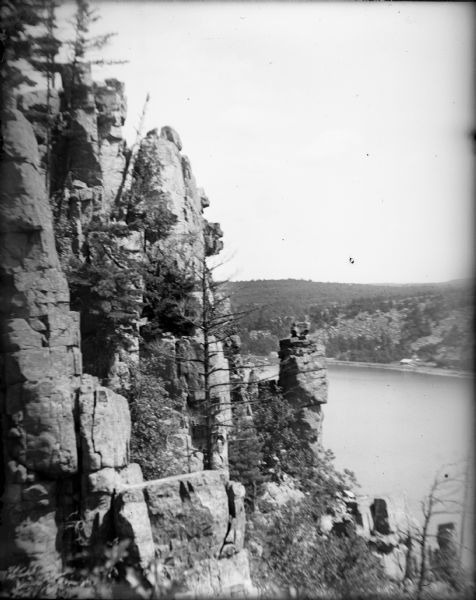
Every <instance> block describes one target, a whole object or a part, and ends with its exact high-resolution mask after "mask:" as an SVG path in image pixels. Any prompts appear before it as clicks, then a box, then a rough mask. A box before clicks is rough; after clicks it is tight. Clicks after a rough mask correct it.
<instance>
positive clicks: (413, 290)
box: [227, 279, 472, 318]
mask: <svg viewBox="0 0 476 600" xmlns="http://www.w3.org/2000/svg"><path fill="white" fill-rule="evenodd" d="M227 289H228V291H229V294H230V296H231V298H232V302H233V304H234V305H235V306H246V305H253V306H255V307H257V306H266V307H267V309H266V312H267V313H269V314H271V313H272V314H273V316H275V317H279V316H281V317H283V316H285V315H289V314H290V313H293V312H294V314H295V316H296V318H298V317H299V316H300V315H301V316H303V315H304V313H308V312H309V307H310V306H312V305H321V306H324V307H327V306H329V305H330V304H333V303H337V304H345V303H347V302H350V301H351V300H356V299H363V298H367V299H371V298H378V299H380V298H387V299H391V298H404V297H408V296H414V295H419V294H427V293H439V292H442V291H446V290H463V291H470V290H472V283H471V282H470V281H468V280H461V279H457V280H454V281H448V282H445V283H415V284H413V283H410V284H401V285H399V284H391V283H390V284H368V283H333V282H321V281H310V280H306V279H257V280H252V281H233V282H229V283H227Z"/></svg>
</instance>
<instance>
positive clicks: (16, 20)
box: [0, 0, 42, 107]
mask: <svg viewBox="0 0 476 600" xmlns="http://www.w3.org/2000/svg"><path fill="white" fill-rule="evenodd" d="M41 16H42V6H41V5H39V4H38V3H37V2H33V1H31V0H5V1H4V2H2V4H1V8H0V17H1V23H2V25H1V30H0V43H1V53H2V60H1V61H0V76H1V80H2V86H1V93H2V98H1V100H2V101H1V105H2V107H5V106H6V104H8V102H9V101H10V100H11V99H12V98H13V94H14V91H15V89H16V88H17V87H18V86H20V85H22V84H26V85H36V82H35V81H34V80H32V79H31V78H30V77H28V75H26V73H25V67H24V65H22V64H21V62H19V61H28V62H29V61H31V60H33V59H34V56H35V35H34V34H33V33H32V29H31V28H32V27H34V26H37V25H38V24H39V23H41Z"/></svg>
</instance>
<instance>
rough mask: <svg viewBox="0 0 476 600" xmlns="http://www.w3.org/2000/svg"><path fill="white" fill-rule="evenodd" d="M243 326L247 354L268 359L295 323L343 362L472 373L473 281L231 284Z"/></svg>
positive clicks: (329, 353)
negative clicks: (416, 361) (412, 362)
mask: <svg viewBox="0 0 476 600" xmlns="http://www.w3.org/2000/svg"><path fill="white" fill-rule="evenodd" d="M227 289H228V292H229V294H230V296H231V299H232V305H233V307H234V310H236V311H249V312H248V313H247V314H246V315H245V316H244V318H243V319H242V322H241V331H242V341H243V347H244V350H248V351H250V352H251V353H253V354H262V355H263V354H267V353H268V352H270V351H272V350H276V348H277V344H278V338H279V337H282V336H285V335H287V334H288V333H289V327H290V324H291V322H292V320H293V319H303V318H305V317H307V318H309V319H310V321H311V331H313V332H314V335H317V336H318V337H320V338H321V339H322V340H323V341H324V343H325V344H326V346H327V355H328V356H332V357H335V358H339V359H341V360H362V361H370V362H392V361H395V360H400V359H401V358H405V357H407V356H409V355H410V356H412V355H415V356H418V357H419V358H421V360H423V361H426V362H434V363H436V364H438V365H439V366H452V367H456V368H458V367H459V368H469V365H470V363H471V354H472V324H471V319H472V310H473V304H474V290H473V283H472V281H470V280H454V281H449V282H445V283H430V284H406V285H395V284H347V283H330V282H314V281H306V280H299V279H284V280H257V281H238V282H233V283H228V284H227Z"/></svg>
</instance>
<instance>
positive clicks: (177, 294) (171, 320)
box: [141, 257, 195, 340]
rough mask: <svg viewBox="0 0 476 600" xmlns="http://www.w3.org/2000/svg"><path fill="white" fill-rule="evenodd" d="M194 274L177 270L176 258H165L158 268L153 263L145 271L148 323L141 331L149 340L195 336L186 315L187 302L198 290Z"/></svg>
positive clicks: (158, 262)
mask: <svg viewBox="0 0 476 600" xmlns="http://www.w3.org/2000/svg"><path fill="white" fill-rule="evenodd" d="M194 287H195V282H194V280H193V278H192V277H191V275H189V274H187V273H185V272H183V271H182V270H180V269H179V268H178V267H177V264H176V262H175V261H174V260H173V259H172V258H165V257H164V258H163V259H162V260H159V261H157V263H156V265H155V266H153V263H152V262H151V263H149V267H148V269H146V270H145V271H144V308H143V311H142V316H143V317H146V318H147V324H146V325H144V327H143V328H142V330H141V333H142V336H143V337H144V339H146V340H150V339H153V338H154V337H156V336H157V335H158V334H160V333H161V332H164V331H167V332H170V333H173V334H174V335H191V334H192V333H193V330H194V325H193V323H192V322H191V320H190V318H189V317H188V316H187V313H186V300H187V298H188V296H189V294H190V293H191V292H192V291H193V290H194Z"/></svg>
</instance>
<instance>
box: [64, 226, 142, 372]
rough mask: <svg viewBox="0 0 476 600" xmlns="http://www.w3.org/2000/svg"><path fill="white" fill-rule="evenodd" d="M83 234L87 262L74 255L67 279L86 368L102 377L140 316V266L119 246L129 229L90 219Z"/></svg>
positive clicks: (69, 265) (70, 257) (67, 271)
mask: <svg viewBox="0 0 476 600" xmlns="http://www.w3.org/2000/svg"><path fill="white" fill-rule="evenodd" d="M85 234H86V240H87V241H86V242H85V244H84V247H83V249H82V250H83V252H84V254H85V260H80V259H79V258H76V256H74V255H73V254H72V253H71V254H70V255H69V263H68V265H67V268H66V275H67V278H68V283H69V287H70V291H71V307H72V309H73V310H77V311H79V312H80V313H81V317H82V321H81V327H82V333H83V334H84V336H83V340H82V342H83V350H84V358H85V365H86V368H87V369H88V372H90V373H92V374H94V375H98V376H100V377H104V376H105V372H107V369H108V367H109V362H110V360H111V357H112V354H113V353H114V351H115V349H116V348H117V347H118V346H121V347H127V346H128V340H129V336H130V334H131V323H132V322H133V321H134V320H137V319H138V317H139V314H140V307H141V286H142V276H141V270H142V265H141V264H140V263H139V262H138V260H137V259H136V258H135V257H134V255H133V254H132V253H130V252H129V251H128V250H127V249H125V248H124V247H123V245H122V244H121V241H122V240H124V239H125V238H126V237H127V236H128V235H129V231H128V229H127V227H126V226H124V225H121V224H117V223H102V222H100V221H92V222H91V224H90V225H89V227H88V228H87V229H86V231H85ZM64 237H66V235H65V236H64ZM61 239H62V238H61V236H59V240H61ZM62 243H63V244H65V241H64V238H63V240H62ZM99 358H100V359H101V360H98V359H99Z"/></svg>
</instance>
